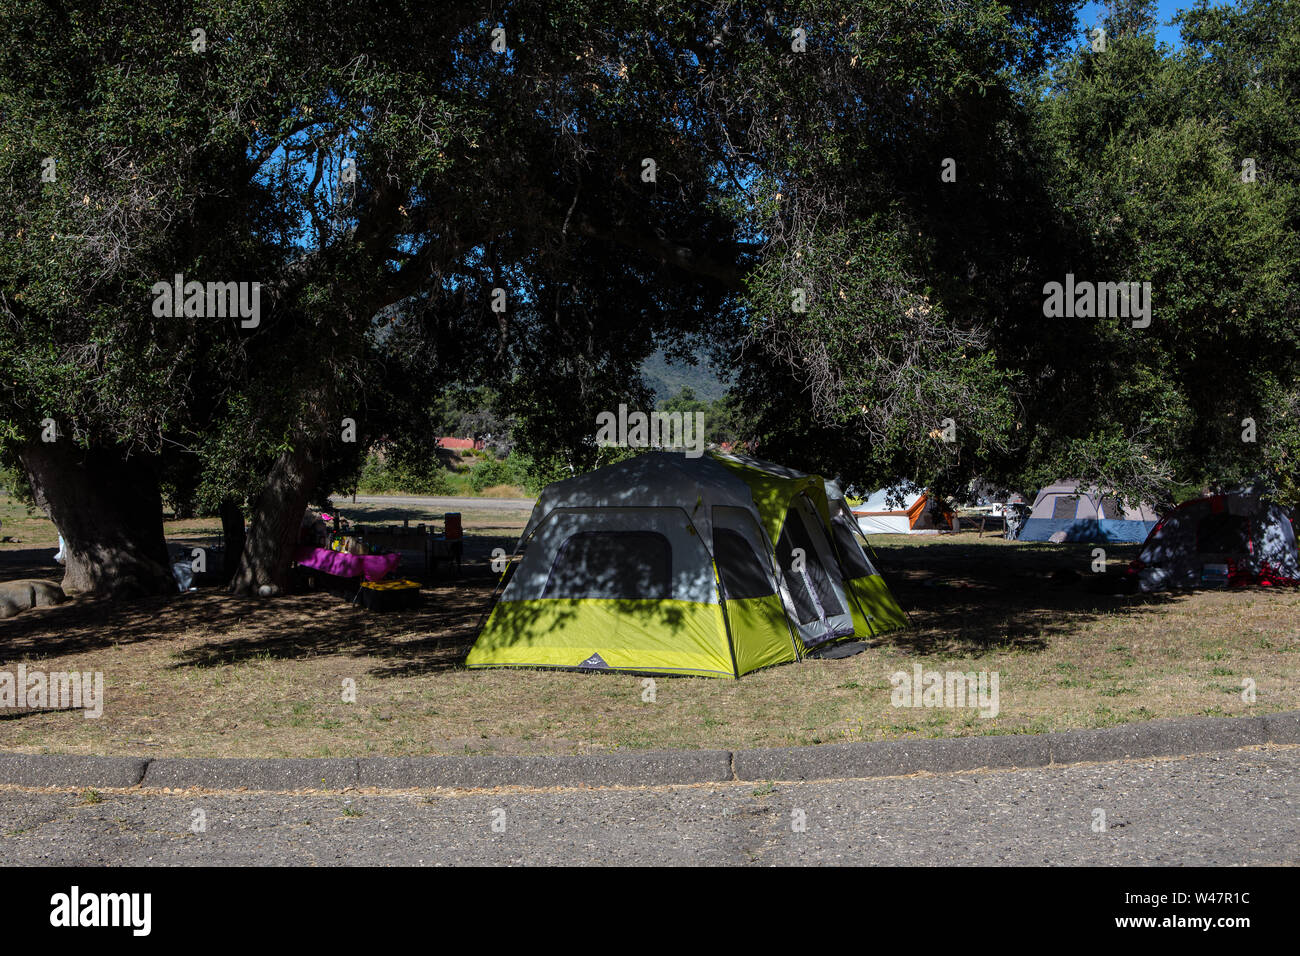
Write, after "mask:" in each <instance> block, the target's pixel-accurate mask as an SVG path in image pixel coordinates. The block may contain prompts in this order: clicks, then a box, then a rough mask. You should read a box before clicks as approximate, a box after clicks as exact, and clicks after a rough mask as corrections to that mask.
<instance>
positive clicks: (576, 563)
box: [466, 452, 906, 677]
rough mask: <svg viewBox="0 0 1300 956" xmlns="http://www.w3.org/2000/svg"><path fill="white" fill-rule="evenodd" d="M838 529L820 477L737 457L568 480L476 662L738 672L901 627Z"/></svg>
mask: <svg viewBox="0 0 1300 956" xmlns="http://www.w3.org/2000/svg"><path fill="white" fill-rule="evenodd" d="M835 527H836V526H835V524H834V522H833V520H832V513H831V506H830V504H829V502H828V499H827V496H826V485H825V483H824V482H823V481H822V479H821V478H819V477H817V476H815V475H805V474H803V473H801V472H795V471H792V470H790V469H779V468H778V467H777V466H769V465H767V464H766V463H763V462H756V461H754V460H747V459H741V458H737V457H732V456H722V455H713V454H709V455H705V456H702V457H699V458H689V457H687V456H685V455H682V454H678V453H669V452H650V453H647V454H643V455H639V456H637V457H635V458H631V459H628V460H626V461H622V462H619V463H617V464H614V465H610V466H607V467H605V468H600V469H598V470H596V471H593V472H590V473H588V474H585V475H579V476H577V477H575V478H570V479H568V480H566V481H561V482H556V483H555V484H553V485H550V486H548V487H547V488H546V489H545V490H544V491H543V492H542V494H541V496H540V497H539V499H538V502H537V505H536V506H535V507H534V509H533V513H532V516H531V517H530V518H529V521H528V525H527V526H526V527H525V529H524V533H523V535H522V537H521V539H520V543H521V546H522V547H523V555H522V557H521V559H520V561H519V562H518V564H517V565H516V566H514V567H513V569H512V571H511V572H508V573H509V579H508V583H507V585H506V587H505V590H504V591H503V592H502V595H501V599H500V601H499V602H498V603H497V605H496V607H494V608H493V610H492V614H491V615H490V616H489V618H488V621H487V624H486V625H485V626H484V628H483V632H482V633H481V634H480V635H479V638H478V640H477V641H476V642H475V644H474V648H473V649H472V650H471V651H470V654H469V657H468V658H467V660H466V663H467V664H468V666H470V667H558V668H576V669H602V670H603V669H608V670H623V671H634V672H638V673H641V672H644V673H670V674H696V675H702V676H711V677H739V676H740V675H742V674H746V673H749V672H750V671H754V670H757V669H759V668H761V667H767V666H770V665H772V664H780V663H784V662H787V661H795V660H799V659H800V658H801V657H803V656H804V655H805V654H806V653H807V652H808V651H809V649H812V648H816V647H819V646H821V645H823V644H826V643H829V642H832V641H837V640H843V639H846V638H848V637H852V636H857V637H871V636H874V635H876V634H881V633H885V632H887V631H890V630H894V629H895V628H898V627H901V626H904V625H905V624H906V618H905V616H904V615H903V613H902V611H901V610H899V608H898V605H897V604H896V603H895V602H894V599H893V597H892V596H891V595H890V593H889V589H888V588H887V587H886V586H885V584H884V582H883V580H882V579H881V578H880V576H879V574H878V573H877V572H876V570H875V568H874V566H873V565H872V564H871V561H870V559H869V558H868V557H867V555H866V553H865V552H864V551H863V550H862V548H861V547H860V546H859V545H858V544H857V542H855V541H854V542H853V543H854V545H855V546H854V548H853V549H852V550H849V549H847V548H845V547H844V545H843V544H842V543H841V541H840V537H841V536H840V535H839V534H838V532H837V531H836V530H835ZM850 541H852V538H851V537H850Z"/></svg>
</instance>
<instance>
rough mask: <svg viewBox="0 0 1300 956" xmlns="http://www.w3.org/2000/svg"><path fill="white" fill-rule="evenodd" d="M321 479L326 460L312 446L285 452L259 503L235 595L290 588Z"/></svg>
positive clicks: (305, 444) (234, 585)
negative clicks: (314, 492)
mask: <svg viewBox="0 0 1300 956" xmlns="http://www.w3.org/2000/svg"><path fill="white" fill-rule="evenodd" d="M320 474H321V459H320V455H319V454H318V453H317V452H316V451H315V449H313V448H312V447H311V445H310V443H308V442H307V441H300V442H299V443H297V445H296V446H295V447H294V448H292V449H290V450H288V451H284V452H281V453H280V456H279V457H278V458H277V459H276V460H275V464H274V465H272V466H271V473H270V474H269V475H268V476H267V479H266V484H265V485H264V486H263V488H262V491H261V493H260V494H259V495H258V496H257V500H256V501H255V502H254V503H253V513H252V518H251V520H250V521H249V525H248V537H247V538H246V539H245V541H244V553H243V556H242V558H241V559H240V562H239V570H238V571H236V572H235V579H234V581H232V582H231V585H230V590H231V591H232V592H233V593H235V594H244V595H252V594H261V593H264V592H263V588H269V589H270V591H269V593H270V594H279V593H282V592H283V591H285V590H286V589H287V587H288V582H289V565H290V564H291V563H292V561H293V552H294V549H295V548H296V547H297V546H298V539H299V536H300V535H301V531H302V516H303V514H304V513H305V512H306V510H307V498H308V496H309V495H310V494H311V492H312V489H313V488H315V486H316V482H317V480H318V479H319V478H320Z"/></svg>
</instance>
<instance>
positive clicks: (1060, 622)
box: [872, 539, 1184, 657]
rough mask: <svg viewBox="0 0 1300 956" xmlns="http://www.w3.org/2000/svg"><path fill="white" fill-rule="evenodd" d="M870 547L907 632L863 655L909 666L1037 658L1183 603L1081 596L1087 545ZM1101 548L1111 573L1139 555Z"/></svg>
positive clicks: (1089, 557)
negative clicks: (1108, 621) (1097, 623)
mask: <svg viewBox="0 0 1300 956" xmlns="http://www.w3.org/2000/svg"><path fill="white" fill-rule="evenodd" d="M872 543H873V544H874V545H875V550H876V553H877V555H878V556H879V560H880V564H881V566H882V568H883V569H884V577H885V580H886V581H887V582H888V584H889V586H890V589H891V590H892V591H893V592H894V596H895V597H896V598H897V600H898V602H899V604H900V605H902V606H903V607H904V608H906V609H907V611H908V614H909V617H910V618H911V623H912V627H910V628H908V629H906V630H901V631H894V632H892V633H889V634H886V635H883V636H882V637H880V638H878V639H876V640H875V641H873V642H872V646H875V647H880V646H894V647H898V648H900V649H901V650H903V651H904V652H906V653H909V654H915V655H918V656H922V655H934V654H954V655H960V656H963V657H979V656H981V655H982V654H984V653H988V652H993V651H1005V650H1009V649H1011V650H1022V651H1030V652H1035V651H1043V650H1046V649H1047V648H1048V647H1049V645H1050V644H1051V643H1052V641H1054V640H1060V639H1063V638H1068V637H1069V636H1070V635H1072V634H1074V633H1075V632H1077V631H1078V629H1079V628H1080V627H1081V626H1083V625H1085V624H1087V623H1089V622H1091V621H1094V620H1097V619H1099V618H1102V617H1114V616H1116V615H1120V616H1126V615H1141V614H1146V613H1150V612H1151V611H1152V610H1153V609H1155V608H1159V607H1164V606H1168V605H1170V604H1173V603H1176V602H1178V601H1180V600H1183V599H1184V597H1183V596H1179V595H1175V594H1170V593H1168V592H1159V593H1155V594H1145V595H1118V594H1116V595H1112V594H1106V593H1094V592H1092V591H1090V590H1089V585H1090V584H1091V583H1092V579H1093V577H1094V574H1093V571H1092V562H1093V548H1094V547H1096V545H1091V544H1086V545H1085V544H1063V545H1050V544H1046V545H1038V544H1024V545H1010V544H1007V545H988V544H983V545H981V544H976V543H975V542H974V541H971V542H957V541H954V542H952V543H943V544H927V545H923V546H916V545H913V546H907V545H901V544H899V545H894V544H890V543H885V544H883V545H882V544H881V543H880V541H879V539H876V540H875V541H873V542H872ZM1104 547H1105V550H1106V557H1107V558H1108V559H1110V562H1111V565H1110V567H1111V570H1114V569H1115V568H1117V567H1119V566H1121V563H1120V562H1122V563H1127V560H1128V559H1130V558H1132V557H1135V556H1136V555H1137V552H1138V551H1139V550H1140V546H1139V545H1106V546H1104ZM1115 559H1120V560H1119V562H1116V560H1115Z"/></svg>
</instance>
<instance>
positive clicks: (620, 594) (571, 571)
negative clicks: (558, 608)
mask: <svg viewBox="0 0 1300 956" xmlns="http://www.w3.org/2000/svg"><path fill="white" fill-rule="evenodd" d="M672 565H673V549H672V545H671V544H669V543H668V539H667V538H665V537H664V536H663V535H661V534H659V533H658V532H655V531H618V532H615V531H583V532H580V533H578V534H575V535H572V536H571V537H569V538H568V539H567V540H566V541H565V542H564V544H563V545H561V547H560V550H559V551H558V552H557V553H556V555H555V561H554V562H553V563H552V564H551V573H550V576H549V577H547V579H546V587H545V588H544V589H543V590H542V597H544V598H606V599H613V600H620V599H626V600H658V601H664V600H668V599H670V598H671V597H672V591H673V585H672Z"/></svg>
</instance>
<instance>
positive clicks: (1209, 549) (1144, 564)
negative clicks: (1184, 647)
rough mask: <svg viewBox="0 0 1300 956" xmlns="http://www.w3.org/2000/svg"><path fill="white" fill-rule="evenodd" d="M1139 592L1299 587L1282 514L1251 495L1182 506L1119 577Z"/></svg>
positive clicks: (1299, 572) (1296, 559) (1290, 532)
mask: <svg viewBox="0 0 1300 956" xmlns="http://www.w3.org/2000/svg"><path fill="white" fill-rule="evenodd" d="M1125 574H1126V576H1127V577H1128V578H1129V580H1130V581H1131V582H1132V583H1133V585H1134V586H1135V587H1136V589H1137V590H1139V591H1159V590H1163V589H1165V588H1196V587H1204V586H1207V585H1209V586H1222V585H1226V586H1228V587H1249V586H1251V585H1260V586H1264V587H1268V586H1271V585H1296V584H1300V554H1298V553H1297V550H1296V537H1295V530H1294V529H1293V528H1292V527H1291V519H1290V517H1289V516H1288V515H1287V512H1286V510H1285V509H1283V508H1282V507H1281V506H1279V505H1276V504H1271V503H1269V502H1266V501H1264V500H1262V499H1261V498H1260V496H1259V494H1258V493H1257V492H1252V491H1239V492H1234V493H1232V494H1224V495H1213V496H1211V497H1208V498H1196V499H1193V500H1192V501H1187V502H1184V503H1183V504H1181V505H1179V506H1178V507H1177V508H1175V509H1174V510H1173V511H1171V512H1169V513H1168V514H1167V515H1165V516H1164V517H1163V518H1162V519H1161V520H1160V521H1159V522H1158V523H1157V524H1156V526H1155V528H1153V529H1152V531H1151V533H1150V534H1149V535H1148V536H1147V539H1146V542H1145V543H1144V544H1143V545H1142V551H1141V552H1140V553H1139V554H1138V556H1137V558H1136V559H1135V560H1134V561H1133V563H1132V564H1131V565H1130V566H1129V568H1128V570H1127V571H1126V572H1125Z"/></svg>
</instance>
